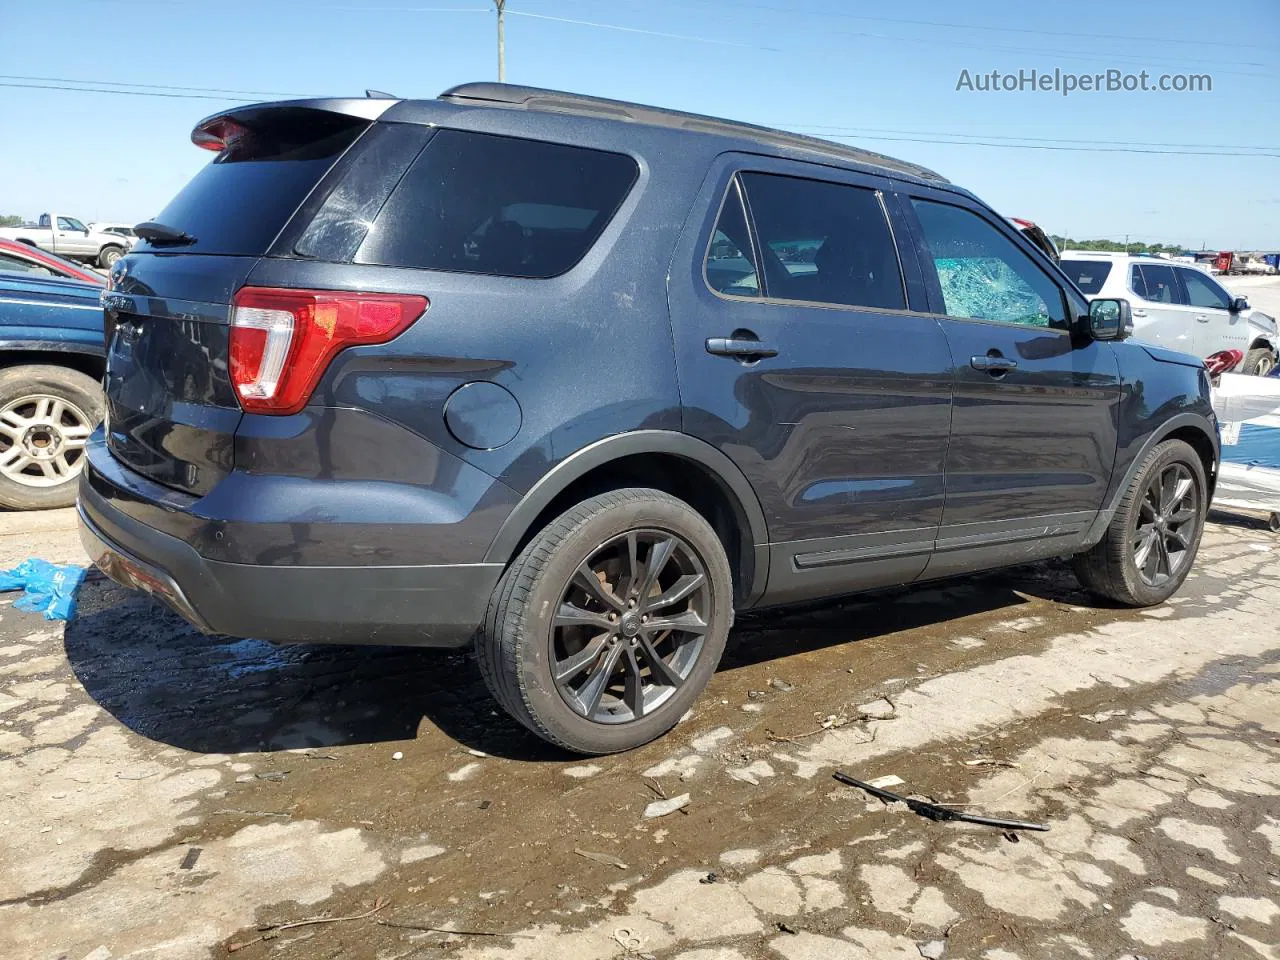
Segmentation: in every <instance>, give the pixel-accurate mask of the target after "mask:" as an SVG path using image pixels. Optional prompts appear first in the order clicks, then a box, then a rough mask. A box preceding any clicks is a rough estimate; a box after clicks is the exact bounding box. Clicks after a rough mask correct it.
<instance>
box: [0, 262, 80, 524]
mask: <svg viewBox="0 0 1280 960" xmlns="http://www.w3.org/2000/svg"><path fill="white" fill-rule="evenodd" d="M101 292H102V287H101V286H100V285H98V284H94V283H86V282H83V281H80V280H73V279H66V278H60V277H55V276H51V275H48V274H39V273H32V272H27V271H18V270H10V269H6V266H5V264H4V263H2V262H0V507H4V508H8V509H16V510H34V509H43V508H49V507H66V506H70V505H71V504H72V503H74V502H75V498H76V483H75V481H76V477H77V476H78V475H79V473H80V469H81V467H82V466H83V464H84V455H85V441H87V440H88V438H89V435H90V434H91V433H92V432H93V430H94V427H96V426H97V424H98V423H99V422H100V421H101V420H102V410H103V404H102V390H101V387H100V386H99V383H100V380H101V377H102V368H103V358H104V353H105V351H104V347H103V335H102V306H101V304H100V303H99V300H98V296H99V294H100V293H101Z"/></svg>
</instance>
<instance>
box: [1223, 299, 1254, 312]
mask: <svg viewBox="0 0 1280 960" xmlns="http://www.w3.org/2000/svg"><path fill="white" fill-rule="evenodd" d="M1227 309H1228V310H1230V311H1231V312H1232V313H1243V312H1244V311H1246V310H1248V309H1249V298H1248V297H1232V298H1231V306H1229V307H1228V308H1227Z"/></svg>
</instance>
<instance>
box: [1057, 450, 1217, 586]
mask: <svg viewBox="0 0 1280 960" xmlns="http://www.w3.org/2000/svg"><path fill="white" fill-rule="evenodd" d="M1207 489H1208V485H1207V484H1206V482H1205V474H1204V465H1203V464H1202V463H1201V462H1200V457H1199V455H1198V454H1197V453H1196V452H1195V450H1193V449H1192V448H1191V446H1190V445H1189V444H1186V443H1184V442H1182V441H1181V440H1166V441H1164V442H1163V443H1160V444H1158V445H1157V446H1156V448H1155V449H1154V450H1152V451H1151V452H1150V453H1149V454H1148V455H1147V457H1146V459H1145V461H1144V462H1143V464H1142V466H1141V468H1140V469H1139V470H1138V472H1137V474H1136V476H1135V477H1134V478H1133V481H1132V483H1131V484H1130V485H1129V489H1128V490H1127V491H1125V495H1124V498H1123V499H1122V500H1121V501H1120V506H1119V508H1118V509H1117V510H1116V512H1115V516H1113V517H1112V518H1111V525H1110V526H1109V527H1107V532H1106V534H1105V535H1104V536H1103V538H1102V540H1101V541H1100V542H1099V543H1098V544H1097V545H1096V546H1094V547H1093V548H1092V549H1091V550H1088V551H1086V552H1085V553H1082V554H1080V555H1078V556H1077V557H1076V558H1075V571H1076V576H1077V577H1078V578H1079V579H1080V582H1081V584H1083V585H1084V586H1085V588H1086V589H1088V590H1090V591H1091V592H1093V593H1096V594H1098V595H1099V596H1102V597H1106V598H1107V599H1109V600H1114V601H1116V602H1117V603H1123V604H1125V605H1126V606H1131V607H1149V606H1154V605H1155V604H1157V603H1163V602H1164V601H1165V600H1167V599H1168V598H1169V597H1170V596H1172V595H1173V594H1174V593H1175V592H1176V591H1177V589H1178V588H1179V587H1180V586H1182V582H1183V581H1184V580H1186V578H1187V574H1188V573H1189V572H1190V571H1191V565H1192V564H1193V563H1194V562H1195V558H1196V551H1197V550H1198V549H1199V547H1200V537H1201V535H1202V534H1203V533H1204V518H1205V514H1206V513H1207V512H1208V502H1207V501H1208V498H1207V495H1206V491H1207Z"/></svg>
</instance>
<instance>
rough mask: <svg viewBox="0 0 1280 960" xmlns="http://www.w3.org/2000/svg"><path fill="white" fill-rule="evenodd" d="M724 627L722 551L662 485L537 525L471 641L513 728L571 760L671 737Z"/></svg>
mask: <svg viewBox="0 0 1280 960" xmlns="http://www.w3.org/2000/svg"><path fill="white" fill-rule="evenodd" d="M732 623H733V579H732V575H731V573H730V570H729V561H728V559H727V558H726V556H725V551H724V546H723V544H722V543H721V542H720V538H719V537H718V536H717V535H716V532H715V531H714V530H713V529H712V528H711V525H710V524H708V523H707V521H706V520H705V519H704V518H703V517H702V515H701V514H699V513H698V512H697V511H696V510H694V509H693V508H692V507H691V506H689V504H687V503H685V502H684V501H682V500H678V499H676V498H675V497H673V496H671V495H670V494H667V493H664V492H662V491H660V490H652V489H648V488H642V487H631V488H624V489H621V490H613V491H610V492H608V493H602V494H599V495H597V496H594V497H589V498H587V499H586V500H583V501H582V502H581V503H578V504H576V505H575V506H572V507H570V508H568V509H567V510H565V511H564V513H562V514H561V515H560V516H558V517H556V518H555V519H553V520H551V521H550V522H548V523H547V525H546V526H544V527H543V528H542V529H541V530H539V531H538V532H537V533H536V535H535V536H534V537H533V539H532V540H530V541H529V543H528V544H527V545H526V546H525V548H524V549H523V550H522V551H521V552H520V555H519V556H518V557H516V559H515V560H514V561H513V562H512V564H511V566H510V567H509V568H508V569H507V571H506V573H505V574H504V575H503V577H502V579H501V580H500V581H498V585H497V587H496V588H495V589H494V593H493V597H492V599H491V600H490V602H489V610H488V614H487V615H486V617H485V623H484V626H483V627H482V628H481V630H480V632H479V634H478V635H477V636H476V640H475V651H476V660H477V661H478V663H479V665H480V672H481V673H482V674H483V675H484V679H485V682H486V683H487V684H488V686H489V690H490V691H491V692H492V693H493V695H494V697H495V698H496V699H497V701H498V702H499V703H500V704H502V706H503V708H505V709H506V711H507V712H508V713H509V714H511V716H513V717H514V718H515V719H516V720H518V721H520V723H522V724H524V725H525V726H526V727H528V728H529V729H530V730H532V731H533V732H534V733H536V734H538V735H539V736H541V737H543V738H544V739H547V740H550V741H551V742H552V743H555V744H557V745H558V746H561V747H565V748H567V749H569V750H574V751H577V752H579V753H589V754H600V753H614V752H617V751H619V750H629V749H630V748H632V747H637V746H639V745H640V744H642V743H647V742H648V741H650V740H652V739H653V738H654V737H657V736H660V735H661V734H663V733H665V732H666V731H667V730H669V729H671V728H672V727H674V726H675V725H676V723H677V722H678V721H679V719H680V717H681V716H683V715H684V712H685V711H686V710H688V709H689V707H690V706H691V705H692V704H693V701H694V700H696V699H697V697H698V694H699V693H701V692H702V689H703V687H705V686H706V685H707V683H708V681H709V680H710V679H711V677H712V675H713V674H714V673H715V670H716V666H717V664H718V663H719V662H720V655H721V653H723V652H724V645H725V641H726V640H727V639H728V636H729V627H730V625H731V624H732Z"/></svg>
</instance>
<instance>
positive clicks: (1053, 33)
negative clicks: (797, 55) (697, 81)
mask: <svg viewBox="0 0 1280 960" xmlns="http://www.w3.org/2000/svg"><path fill="white" fill-rule="evenodd" d="M702 2H704V3H706V2H710V0H702ZM734 6H736V7H742V8H751V9H755V10H772V11H774V12H776V13H787V14H793V15H794V14H797V13H799V14H808V15H811V16H819V17H839V18H841V19H845V20H865V21H867V22H870V23H894V24H903V25H908V26H916V27H940V28H943V29H947V30H990V31H992V32H996V33H1021V34H1031V35H1035V36H1042V37H1075V38H1077V39H1082V40H1125V41H1136V42H1139V43H1183V44H1192V45H1194V46H1202V47H1230V48H1231V49H1233V50H1240V49H1246V50H1265V51H1267V52H1268V53H1271V52H1273V50H1272V48H1271V47H1269V46H1266V45H1263V44H1254V43H1237V42H1236V41H1234V40H1200V39H1196V40H1185V39H1182V38H1180V37H1139V36H1133V35H1131V34H1123V33H1074V32H1071V31H1068V30H1032V29H1030V28H1028V27H996V26H990V25H987V24H972V23H950V22H946V21H941V20H911V19H906V18H902V17H866V16H862V15H860V14H854V13H844V12H842V11H832V10H829V9H822V10H817V9H808V10H806V9H803V8H800V9H797V8H795V7H774V6H770V5H768V4H761V3H743V2H742V0H735V2H734Z"/></svg>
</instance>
